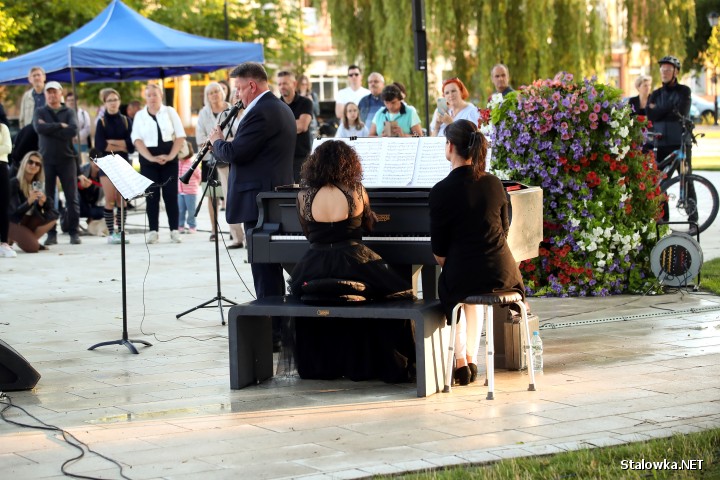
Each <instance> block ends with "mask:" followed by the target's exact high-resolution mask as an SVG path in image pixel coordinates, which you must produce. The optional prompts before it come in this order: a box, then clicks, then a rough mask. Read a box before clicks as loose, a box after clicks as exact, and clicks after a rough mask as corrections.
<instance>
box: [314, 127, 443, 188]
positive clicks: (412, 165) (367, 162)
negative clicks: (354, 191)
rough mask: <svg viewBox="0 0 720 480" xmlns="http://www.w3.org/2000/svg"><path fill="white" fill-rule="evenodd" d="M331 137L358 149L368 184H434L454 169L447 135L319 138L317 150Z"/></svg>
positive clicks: (418, 185) (365, 180)
mask: <svg viewBox="0 0 720 480" xmlns="http://www.w3.org/2000/svg"><path fill="white" fill-rule="evenodd" d="M329 140H339V141H342V142H345V143H347V144H348V145H350V146H352V147H353V148H354V149H355V151H356V152H357V153H358V155H359V156H360V162H361V163H362V166H363V185H365V186H366V187H432V186H433V185H435V184H436V183H437V182H439V181H440V180H442V179H443V178H445V177H446V176H447V174H448V173H449V172H450V162H448V161H447V160H446V159H445V137H401V138H396V137H361V138H356V139H355V140H351V139H349V138H317V139H315V140H314V142H313V151H314V150H315V149H316V148H317V147H318V146H319V145H321V144H323V143H324V142H327V141H329Z"/></svg>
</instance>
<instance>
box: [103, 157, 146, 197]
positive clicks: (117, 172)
mask: <svg viewBox="0 0 720 480" xmlns="http://www.w3.org/2000/svg"><path fill="white" fill-rule="evenodd" d="M95 163H97V165H98V167H100V168H101V169H102V171H103V173H104V174H105V175H107V176H108V178H109V179H110V181H111V182H112V183H113V185H115V188H116V189H117V191H118V192H120V195H122V197H123V198H124V199H125V200H132V199H133V198H135V197H139V196H140V195H143V194H144V193H145V190H147V188H148V187H149V186H150V185H152V183H153V182H152V180H150V179H149V178H147V177H144V176H142V175H140V174H139V173H138V172H136V171H135V169H134V168H133V167H132V165H130V164H129V163H128V162H127V160H125V159H124V158H122V157H121V156H119V155H115V154H111V155H106V156H104V157H102V158H98V159H96V160H95Z"/></svg>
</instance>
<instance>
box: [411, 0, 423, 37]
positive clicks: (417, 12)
mask: <svg viewBox="0 0 720 480" xmlns="http://www.w3.org/2000/svg"><path fill="white" fill-rule="evenodd" d="M412 20H413V31H415V32H424V31H425V1H424V0H413V2H412Z"/></svg>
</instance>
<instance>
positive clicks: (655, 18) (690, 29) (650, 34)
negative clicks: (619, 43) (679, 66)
mask: <svg viewBox="0 0 720 480" xmlns="http://www.w3.org/2000/svg"><path fill="white" fill-rule="evenodd" d="M623 6H624V7H625V8H626V10H627V16H626V29H625V31H626V32H627V34H626V37H625V40H626V43H627V44H628V45H630V44H631V43H632V42H634V41H638V42H640V43H642V44H643V45H647V48H648V52H649V54H650V59H651V62H652V63H653V64H655V62H656V61H657V60H659V59H660V58H662V57H664V56H665V55H674V56H676V57H678V58H685V57H686V52H687V51H686V47H687V45H686V39H687V38H690V37H692V36H693V35H694V34H695V29H696V17H695V0H663V1H661V2H659V1H657V0H623Z"/></svg>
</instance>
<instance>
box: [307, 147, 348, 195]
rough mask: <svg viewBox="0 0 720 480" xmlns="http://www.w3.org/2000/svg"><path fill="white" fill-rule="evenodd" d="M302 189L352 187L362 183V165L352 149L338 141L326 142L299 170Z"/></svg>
mask: <svg viewBox="0 0 720 480" xmlns="http://www.w3.org/2000/svg"><path fill="white" fill-rule="evenodd" d="M300 178H301V181H300V184H301V185H302V186H303V187H318V188H319V187H323V186H325V185H329V184H337V185H346V186H348V187H353V186H355V185H357V184H358V183H360V182H361V181H362V164H361V163H360V157H359V156H358V154H357V152H356V151H355V149H354V148H353V147H351V146H350V145H348V144H347V143H345V142H342V141H339V140H327V141H325V142H323V143H322V144H320V146H318V147H317V148H316V149H315V151H314V152H313V153H312V154H310V156H308V158H307V160H305V162H304V163H303V165H302V168H301V170H300Z"/></svg>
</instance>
